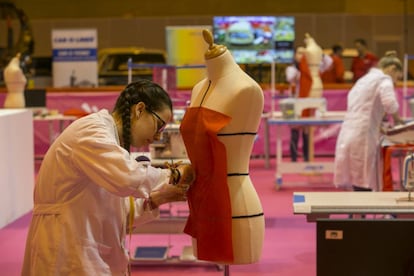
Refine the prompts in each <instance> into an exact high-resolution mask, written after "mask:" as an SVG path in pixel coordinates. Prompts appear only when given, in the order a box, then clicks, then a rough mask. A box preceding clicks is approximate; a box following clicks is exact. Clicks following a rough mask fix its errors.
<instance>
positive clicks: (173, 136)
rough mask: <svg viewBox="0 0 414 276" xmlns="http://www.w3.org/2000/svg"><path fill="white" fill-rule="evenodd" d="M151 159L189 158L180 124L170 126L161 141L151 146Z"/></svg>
mask: <svg viewBox="0 0 414 276" xmlns="http://www.w3.org/2000/svg"><path fill="white" fill-rule="evenodd" d="M149 149H150V156H151V159H179V158H187V151H186V148H185V145H184V142H183V139H182V137H181V133H180V125H179V124H168V125H167V127H166V128H165V130H164V132H163V133H162V136H161V139H160V140H159V141H155V142H154V143H152V144H151V145H150V146H149Z"/></svg>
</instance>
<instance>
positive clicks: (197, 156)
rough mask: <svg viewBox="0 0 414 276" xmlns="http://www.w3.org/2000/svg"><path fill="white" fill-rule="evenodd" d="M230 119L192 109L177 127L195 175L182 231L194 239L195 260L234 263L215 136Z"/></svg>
mask: <svg viewBox="0 0 414 276" xmlns="http://www.w3.org/2000/svg"><path fill="white" fill-rule="evenodd" d="M230 120H231V118H230V117H229V116H227V115H225V114H222V113H219V112H217V111H214V110H211V109H208V108H204V107H201V106H200V107H191V108H188V109H187V111H186V113H185V115H184V118H183V120H182V122H181V126H180V131H181V135H182V138H183V141H184V144H185V146H186V149H187V154H188V157H189V159H190V161H191V164H192V166H193V168H194V170H195V173H196V180H195V182H194V183H193V184H192V186H191V188H190V190H189V191H188V204H189V209H190V214H189V217H188V220H187V223H186V226H185V228H184V232H185V233H187V234H189V235H191V236H192V237H193V238H195V239H196V240H197V257H198V259H200V260H207V261H213V262H222V263H231V262H232V261H233V244H232V212H231V203H230V195H229V190H228V186H227V156H226V148H225V146H224V144H223V143H222V142H220V141H219V140H218V138H217V133H218V132H219V131H220V130H221V129H222V128H223V127H224V126H226V125H227V124H228V123H229V122H230Z"/></svg>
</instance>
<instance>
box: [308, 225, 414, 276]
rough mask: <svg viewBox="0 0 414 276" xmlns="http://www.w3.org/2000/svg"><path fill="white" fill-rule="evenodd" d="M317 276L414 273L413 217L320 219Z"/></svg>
mask: <svg viewBox="0 0 414 276" xmlns="http://www.w3.org/2000/svg"><path fill="white" fill-rule="evenodd" d="M316 253H317V261H316V266H317V275H318V276H332V275H335V276H349V275H352V276H365V275H375V276H394V275H395V276H396V275H401V276H413V275H414V220H412V219H346V220H341V219H321V220H317V248H316Z"/></svg>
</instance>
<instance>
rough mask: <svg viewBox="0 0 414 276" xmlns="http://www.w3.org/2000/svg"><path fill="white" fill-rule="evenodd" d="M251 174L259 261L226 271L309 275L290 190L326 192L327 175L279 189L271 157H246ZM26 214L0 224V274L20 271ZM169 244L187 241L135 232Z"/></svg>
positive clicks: (154, 269) (194, 269)
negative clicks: (260, 233) (258, 210)
mask: <svg viewBox="0 0 414 276" xmlns="http://www.w3.org/2000/svg"><path fill="white" fill-rule="evenodd" d="M250 174H251V177H252V180H253V181H254V183H255V187H256V189H257V192H258V194H259V196H260V198H261V201H262V204H263V208H264V212H265V218H266V233H265V244H264V248H263V253H262V258H261V260H260V262H258V263H256V264H251V265H238V266H236V265H235V266H230V267H229V272H230V273H229V274H230V275H238V276H259V275H263V276H265V275H278V276H298V275H301V276H312V275H316V253H315V252H316V242H315V241H316V238H315V235H316V229H315V227H316V225H315V224H314V223H308V222H306V218H305V217H304V216H302V215H294V214H293V208H292V193H293V192H294V191H330V190H334V187H333V186H332V184H331V183H332V175H330V174H325V175H317V176H304V175H286V176H284V184H283V185H282V187H281V189H279V190H277V189H275V184H274V183H275V181H274V174H275V160H274V159H272V160H271V168H269V169H265V168H264V161H263V160H253V161H252V162H251V169H250ZM30 216H31V214H30V213H29V214H27V215H24V216H23V217H21V218H19V219H18V220H16V221H15V222H13V223H11V224H9V225H8V226H6V227H4V228H3V229H0V244H1V249H0V274H1V275H8V276H13V275H20V268H21V264H22V258H23V252H24V244H25V239H26V234H27V227H28V224H29V220H30ZM137 244H139V245H170V246H172V247H171V250H170V254H171V255H176V254H177V255H178V254H179V252H180V250H181V248H182V246H184V245H189V244H190V240H189V238H188V237H187V236H186V235H135V236H134V237H133V245H137ZM191 274H197V275H202V276H210V275H224V272H223V271H222V270H218V269H217V267H216V266H214V265H208V266H205V265H204V266H196V265H195V266H180V265H177V266H173V265H168V266H165V265H158V266H134V267H133V273H132V275H142V276H145V275H148V276H149V275H151V276H157V275H191Z"/></svg>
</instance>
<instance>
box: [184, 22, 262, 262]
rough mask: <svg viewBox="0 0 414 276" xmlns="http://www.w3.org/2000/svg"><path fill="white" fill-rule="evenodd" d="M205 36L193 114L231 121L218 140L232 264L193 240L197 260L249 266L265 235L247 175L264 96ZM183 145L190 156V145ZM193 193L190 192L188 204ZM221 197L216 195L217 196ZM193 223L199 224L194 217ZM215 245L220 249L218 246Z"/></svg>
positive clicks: (224, 50) (206, 33)
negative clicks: (207, 254)
mask: <svg viewBox="0 0 414 276" xmlns="http://www.w3.org/2000/svg"><path fill="white" fill-rule="evenodd" d="M203 36H204V39H205V41H206V42H207V43H208V44H209V48H208V50H207V51H206V53H205V62H206V66H207V78H205V79H203V80H202V81H200V82H199V83H197V84H196V85H195V86H194V88H193V90H192V95H191V104H190V107H189V109H193V110H192V111H194V110H196V109H199V108H200V109H208V110H211V111H213V112H217V113H218V114H223V115H224V116H227V117H228V118H229V122H228V123H227V124H226V125H225V126H224V127H223V128H221V129H220V130H219V131H218V133H217V139H218V140H219V141H220V143H221V144H222V145H224V148H225V156H226V164H225V165H226V170H227V171H226V172H227V178H226V179H224V183H225V184H224V185H226V186H227V187H226V189H228V190H226V191H225V192H226V193H228V197H229V199H230V207H231V217H230V218H229V220H230V221H229V223H230V225H231V234H230V235H231V237H230V238H231V240H232V244H231V247H232V248H230V249H229V250H230V251H232V255H233V258H232V260H221V259H220V258H219V257H218V258H215V257H213V258H209V257H207V258H205V257H203V256H204V252H202V250H203V249H201V248H200V247H198V244H200V240H198V239H197V235H195V236H194V235H193V248H194V255H195V256H196V257H197V258H198V259H200V260H206V261H213V262H216V263H221V264H225V265H229V264H250V263H254V262H257V261H258V260H259V259H260V256H261V252H262V247H263V240H264V230H265V225H264V216H263V209H262V205H261V202H260V199H259V197H258V194H257V192H256V190H255V188H254V186H253V183H252V181H251V179H250V176H249V175H248V172H249V162H250V154H251V150H252V147H253V143H254V139H255V133H256V132H257V130H258V127H259V124H260V120H261V115H262V111H263V101H264V100H263V91H262V89H261V88H260V86H259V85H258V84H257V83H256V82H255V81H254V80H253V79H252V78H250V77H249V76H248V75H247V74H246V73H245V72H244V71H243V70H242V69H241V68H240V67H239V65H238V64H237V63H236V62H235V61H234V59H233V56H232V55H231V53H230V52H229V51H228V50H227V48H226V47H225V46H223V45H216V44H214V43H213V39H212V35H211V33H210V32H209V31H207V30H205V31H203ZM187 112H188V111H187ZM181 130H182V133H183V138H185V135H184V132H189V133H190V132H191V130H189V129H185V118H184V120H183V123H182V129H181ZM184 142H185V144H186V147H187V150H189V152H191V149H188V143H187V142H186V139H184ZM213 154H214V152H213ZM190 160H191V156H190ZM191 162H192V165H193V166H194V168H195V170H196V175H197V179H196V182H195V185H194V186H196V185H198V184H199V182H197V181H202V180H200V179H199V178H200V177H199V176H200V173H199V174H197V168H198V167H199V165H198V164H197V163H193V160H191ZM207 184H208V183H207ZM193 188H194V187H192V188H190V195H189V202H190V204H191V189H193ZM195 189H197V187H195ZM222 192H223V191H220V190H218V191H215V193H216V194H217V193H222ZM218 212H220V209H218ZM191 215H192V214H191V208H190V216H191ZM193 219H194V220H197V219H201V218H198V217H197V216H194V218H193ZM191 235H192V234H191ZM211 242H213V243H216V244H218V243H220V240H219V241H217V240H216V241H211Z"/></svg>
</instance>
